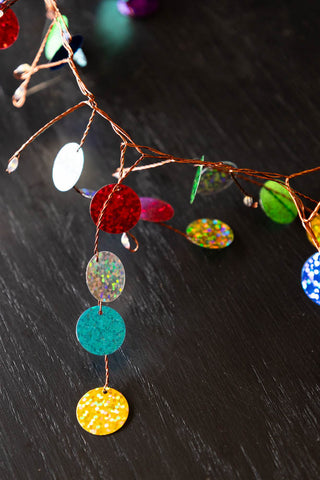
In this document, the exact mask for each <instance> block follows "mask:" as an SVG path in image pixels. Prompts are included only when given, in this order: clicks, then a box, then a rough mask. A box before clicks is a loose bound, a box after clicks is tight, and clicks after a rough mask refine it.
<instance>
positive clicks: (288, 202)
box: [260, 180, 298, 224]
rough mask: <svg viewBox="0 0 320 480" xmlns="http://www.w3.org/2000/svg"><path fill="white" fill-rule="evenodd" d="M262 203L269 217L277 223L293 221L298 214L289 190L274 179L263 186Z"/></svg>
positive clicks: (261, 191)
mask: <svg viewBox="0 0 320 480" xmlns="http://www.w3.org/2000/svg"><path fill="white" fill-rule="evenodd" d="M260 204H261V207H262V209H263V211H264V213H265V214H266V215H267V217H269V218H271V220H273V221H274V222H276V223H282V224H287V223H291V222H293V220H294V219H295V218H296V216H297V214H298V212H297V209H296V206H295V204H294V202H293V200H292V198H291V196H290V193H289V192H288V190H287V189H286V188H285V187H284V186H283V185H281V184H280V183H278V182H274V181H273V180H269V181H268V182H266V183H265V184H264V185H263V187H262V188H261V190H260Z"/></svg>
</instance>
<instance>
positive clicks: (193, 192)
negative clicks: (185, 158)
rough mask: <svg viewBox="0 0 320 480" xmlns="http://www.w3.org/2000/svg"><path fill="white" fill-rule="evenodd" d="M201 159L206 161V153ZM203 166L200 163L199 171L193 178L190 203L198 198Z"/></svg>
mask: <svg viewBox="0 0 320 480" xmlns="http://www.w3.org/2000/svg"><path fill="white" fill-rule="evenodd" d="M201 161H202V162H204V155H202V157H201ZM202 170H203V166H202V165H199V166H198V167H197V171H196V174H195V177H194V180H193V184H192V189H191V195H190V203H191V204H192V203H193V202H194V199H195V198H196V195H197V191H198V187H199V182H200V178H201V174H202Z"/></svg>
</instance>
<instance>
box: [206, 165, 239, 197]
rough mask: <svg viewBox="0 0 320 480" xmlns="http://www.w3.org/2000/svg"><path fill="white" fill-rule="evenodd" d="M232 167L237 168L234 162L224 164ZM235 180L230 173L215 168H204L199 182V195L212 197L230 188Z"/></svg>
mask: <svg viewBox="0 0 320 480" xmlns="http://www.w3.org/2000/svg"><path fill="white" fill-rule="evenodd" d="M222 163H224V164H226V165H230V166H231V167H234V168H237V166H236V165H235V164H234V163H232V162H222ZM232 182H233V180H232V177H231V176H230V174H229V173H228V172H225V171H223V170H217V169H215V168H204V169H203V171H202V175H201V178H200V182H199V187H198V193H199V195H212V194H213V193H218V192H221V191H222V190H224V189H226V188H228V187H230V185H231V184H232Z"/></svg>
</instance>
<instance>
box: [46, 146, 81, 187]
mask: <svg viewBox="0 0 320 480" xmlns="http://www.w3.org/2000/svg"><path fill="white" fill-rule="evenodd" d="M83 163H84V157H83V150H82V148H79V145H78V144H77V143H67V144H66V145H65V146H64V147H62V148H61V149H60V150H59V152H58V154H57V156H56V158H55V160H54V162H53V168H52V180H53V183H54V186H55V187H56V188H57V189H58V190H60V192H67V191H68V190H70V189H71V188H73V187H74V186H75V184H76V183H77V181H78V180H79V178H80V175H81V173H82V169H83Z"/></svg>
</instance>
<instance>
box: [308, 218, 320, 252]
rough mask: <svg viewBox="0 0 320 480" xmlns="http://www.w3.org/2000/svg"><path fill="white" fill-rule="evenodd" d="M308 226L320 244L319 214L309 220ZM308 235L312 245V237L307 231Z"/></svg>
mask: <svg viewBox="0 0 320 480" xmlns="http://www.w3.org/2000/svg"><path fill="white" fill-rule="evenodd" d="M310 226H311V228H312V230H313V233H314V235H315V237H316V239H317V241H318V243H319V244H320V215H316V216H315V217H314V218H313V219H312V220H311V222H310ZM307 235H308V239H309V240H310V242H311V243H312V245H313V241H312V238H311V235H309V233H307Z"/></svg>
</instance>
